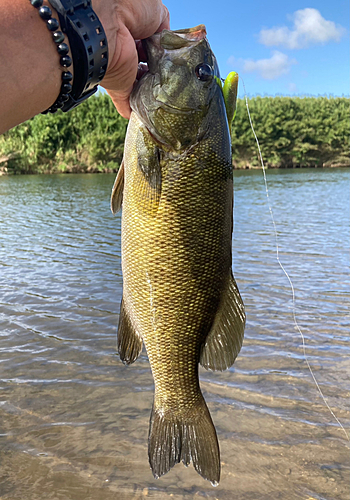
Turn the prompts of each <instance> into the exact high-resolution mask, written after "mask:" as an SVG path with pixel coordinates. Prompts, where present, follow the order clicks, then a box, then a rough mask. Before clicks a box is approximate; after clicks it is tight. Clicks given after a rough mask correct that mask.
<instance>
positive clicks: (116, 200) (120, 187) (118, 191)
mask: <svg viewBox="0 0 350 500" xmlns="http://www.w3.org/2000/svg"><path fill="white" fill-rule="evenodd" d="M123 191H124V160H123V161H122V164H121V165H120V167H119V170H118V173H117V177H116V179H115V181H114V185H113V189H112V195H111V210H112V213H113V214H114V215H115V214H116V213H117V212H119V210H120V209H121V207H122V203H123Z"/></svg>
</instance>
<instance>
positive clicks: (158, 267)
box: [112, 27, 245, 484]
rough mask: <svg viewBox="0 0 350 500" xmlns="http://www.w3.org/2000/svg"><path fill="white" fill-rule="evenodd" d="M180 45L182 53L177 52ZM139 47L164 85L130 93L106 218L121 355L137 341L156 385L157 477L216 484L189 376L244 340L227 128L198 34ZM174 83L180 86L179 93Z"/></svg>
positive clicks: (206, 427)
mask: <svg viewBox="0 0 350 500" xmlns="http://www.w3.org/2000/svg"><path fill="white" fill-rule="evenodd" d="M193 30H194V31H193ZM165 35H166V47H167V49H166V50H165V49H164V52H163V53H162V50H161V49H162V36H163V38H164V39H165ZM171 37H175V38H174V46H175V47H176V48H175V49H174V51H173V52H174V61H173V62H172V57H171V56H172V53H171V51H170V50H169V43H170V42H171V40H172V38H171ZM164 44H165V42H164ZM181 44H184V46H185V47H187V48H188V51H187V52H185V51H184V47H180V49H179V46H181ZM145 47H146V49H147V53H148V58H149V61H150V62H151V63H152V64H150V67H151V68H153V71H154V68H157V64H156V63H157V60H153V61H151V58H152V50H153V51H154V52H155V53H156V56H155V57H156V58H159V61H158V68H159V72H160V73H161V76H162V77H161V78H160V79H159V78H157V77H156V75H152V73H151V72H149V74H148V75H147V76H146V77H144V78H143V79H142V80H141V81H140V82H139V85H138V86H137V87H136V88H135V90H134V92H133V95H132V99H131V106H132V109H133V112H132V115H131V119H130V123H129V126H128V131H127V136H126V142H125V152H124V160H123V166H122V167H121V170H120V172H119V173H118V176H117V179H116V182H115V186H114V189H113V193H112V209H113V210H114V209H115V208H116V207H117V208H118V205H120V204H121V200H122V204H123V216H122V269H123V302H122V307H121V315H120V322H119V327H118V350H119V354H120V356H121V359H122V360H123V361H124V362H125V363H127V364H129V363H132V362H133V361H135V359H136V358H137V356H138V355H139V353H140V351H141V348H142V341H143V342H144V344H145V347H146V350H147V354H148V358H149V361H150V365H151V369H152V374H153V378H154V382H155V397H154V404H153V410H152V416H151V424H150V434H149V460H150V465H151V468H152V471H153V474H154V476H155V477H159V476H161V475H162V474H164V473H166V472H167V471H168V470H169V469H170V468H171V467H172V466H173V465H175V463H177V462H180V461H181V460H182V461H183V462H184V464H185V465H188V464H189V463H190V462H191V461H192V462H193V465H194V467H195V469H196V470H197V471H198V472H199V473H200V474H201V475H202V476H203V477H204V478H206V479H209V480H210V481H211V482H212V483H213V484H217V483H218V482H219V478H220V456H219V447H218V441H217V436H216V431H215V428H214V425H213V423H212V420H211V417H210V414H209V411H208V408H207V406H206V403H205V401H204V398H203V396H202V393H201V390H200V386H199V379H198V365H199V362H201V363H202V364H203V366H204V367H205V368H207V369H225V368H227V367H228V366H230V365H231V364H232V363H233V361H234V359H235V358H236V356H237V354H238V352H239V350H240V347H241V344H242V340H243V331H244V323H245V315H244V307H243V303H242V300H241V298H240V295H239V292H238V289H237V286H236V284H235V282H234V279H233V276H232V271H231V264H232V254H231V246H232V243H231V239H232V205H233V180H232V161H231V144H230V136H229V127H228V123H227V118H226V111H225V105H224V100H223V95H222V91H221V88H220V86H219V85H218V83H217V80H216V79H214V73H215V75H216V77H217V78H218V69H217V65H216V60H215V57H214V55H213V54H212V52H211V50H210V47H209V44H208V42H207V40H206V39H205V31H204V29H203V27H197V28H195V29H192V30H185V31H183V30H180V31H177V32H170V31H166V30H165V31H164V32H163V34H156V35H154V36H153V37H151V39H149V41H146V46H145ZM155 47H156V50H155ZM178 50H180V51H181V57H182V63H181V64H180V65H178V64H177V63H178V61H179V54H177V51H178ZM185 54H187V56H188V58H187V59H186V56H185ZM162 55H163V59H162ZM153 56H154V54H153ZM184 58H185V59H184ZM163 60H165V62H164V61H163ZM184 60H185V63H184ZM162 61H163V62H162ZM203 61H205V64H206V65H207V66H208V62H209V63H211V65H212V66H211V67H212V70H213V78H212V80H210V81H209V83H207V82H205V83H204V84H203V85H198V82H197V81H196V80H197V77H196V70H195V68H196V67H197V65H198V64H201V63H202V64H204V63H203ZM163 63H164V64H163ZM208 67H209V66H208ZM205 69H206V71H207V67H206V68H205ZM155 71H157V69H156V70H155ZM162 71H163V73H162ZM172 72H174V74H176V76H177V77H176V78H175V79H171V78H170V77H171V75H172ZM186 72H187V73H188V77H186ZM207 72H208V71H207ZM169 75H170V77H169ZM192 79H193V80H192ZM159 80H160V81H162V82H163V86H164V87H166V86H167V85H168V86H167V88H166V89H165V91H164V92H163V93H162V94H161V95H162V99H164V95H167V96H168V99H169V100H168V102H166V103H165V104H166V105H164V103H163V102H162V101H159V100H157V99H156V96H155V95H154V93H155V92H159V89H158V88H157V85H156V84H155V82H158V81H159ZM181 81H182V82H184V81H188V84H187V85H185V84H184V85H183V88H182V89H181V91H179V89H178V88H177V86H178V84H179V82H181ZM167 82H168V83H167ZM196 86H197V87H198V93H197V94H196V93H195V89H196ZM163 90H164V89H163ZM150 94H152V95H151V96H150ZM159 95H160V93H159ZM152 96H153V99H152ZM196 100H198V103H197V104H195V107H194V108H193V111H192V112H189V111H188V109H189V106H190V105H193V103H196ZM148 101H149V102H148ZM181 109H183V111H181ZM122 176H123V177H122ZM122 190H123V193H122V194H121V191H122Z"/></svg>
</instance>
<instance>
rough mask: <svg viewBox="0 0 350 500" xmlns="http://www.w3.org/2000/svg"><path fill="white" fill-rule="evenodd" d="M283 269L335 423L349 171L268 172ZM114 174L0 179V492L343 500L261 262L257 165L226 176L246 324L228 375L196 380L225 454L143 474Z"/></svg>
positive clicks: (143, 430) (280, 291) (140, 369)
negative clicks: (124, 331)
mask: <svg viewBox="0 0 350 500" xmlns="http://www.w3.org/2000/svg"><path fill="white" fill-rule="evenodd" d="M267 177H268V186H269V196H270V201H271V205H272V208H273V213H274V217H275V221H276V227H277V232H278V242H279V249H280V259H281V262H282V264H283V266H284V267H285V269H286V270H287V272H288V273H289V275H290V277H291V279H292V280H293V284H294V287H295V297H296V317H297V321H298V323H299V325H300V328H301V329H302V332H303V334H304V336H305V343H306V347H305V350H306V353H307V356H308V360H309V363H310V365H311V367H312V369H313V372H314V374H315V377H316V379H317V381H318V383H319V385H320V387H321V389H322V391H323V393H324V396H325V397H326V399H327V401H328V404H329V405H330V407H331V408H332V410H333V412H334V413H335V415H336V416H337V418H338V419H339V420H340V421H341V422H342V424H343V425H344V427H345V428H346V429H347V430H348V432H349V426H350V412H349V401H350V382H349V381H350V359H349V355H350V338H349V332H350V314H349V296H350V277H349V248H350V229H349V219H350V215H349V214H350V200H349V199H350V170H349V169H348V170H347V169H330V170H328V169H322V170H315V169H313V170H308V169H305V170H286V171H282V170H274V171H268V173H267ZM113 180H114V176H111V175H92V174H91V175H90V174H87V175H52V176H40V175H38V176H10V177H0V225H1V232H0V324H1V328H0V336H1V337H0V339H1V341H0V379H1V380H0V436H1V437H0V498H1V499H6V500H17V499H20V500H39V499H40V500H42V499H45V500H48V499H55V500H56V499H64V500H82V499H84V500H85V499H88V500H102V499H103V500H110V499H113V500H116V499H117V500H124V499H125V500H131V499H135V500H141V499H148V498H151V499H159V500H160V499H172V500H180V499H186V500H187V499H193V498H195V499H197V498H198V499H200V498H209V499H220V500H223V499H225V500H231V499H237V500H274V499H283V500H294V499H305V500H312V499H315V500H316V499H317V500H333V499H334V500H335V499H336V500H338V499H339V500H344V499H347V498H349V490H350V487H349V483H350V462H349V456H350V455H349V446H350V445H349V442H347V440H346V437H345V434H344V432H343V431H342V429H341V428H340V427H339V425H338V424H337V422H336V421H335V420H334V418H333V417H332V415H331V414H330V412H329V410H328V409H327V408H326V406H325V404H324V403H323V401H322V399H321V397H320V395H319V393H318V390H317V388H316V386H315V383H314V381H313V380H312V378H311V375H310V372H309V370H308V367H307V364H306V361H305V359H304V355H303V349H302V345H301V344H302V343H301V338H300V334H299V332H298V331H297V330H296V328H295V325H294V322H293V314H292V312H293V304H292V295H291V290H290V286H289V282H288V280H287V278H286V276H285V275H284V273H283V271H282V270H281V268H280V266H279V265H278V262H277V260H276V245H275V235H274V230H273V225H272V222H271V218H270V213H269V209H268V204H267V199H266V192H265V186H264V183H263V176H262V172H261V171H236V172H235V209H234V216H235V226H234V243H233V260H234V262H233V268H234V275H235V277H236V280H237V282H238V285H239V288H240V291H241V294H242V296H243V299H244V302H245V305H246V312H247V326H246V334H245V340H244V345H243V348H242V350H241V353H240V355H239V357H238V359H237V361H236V363H235V364H234V366H233V367H232V368H231V369H230V370H227V371H226V372H223V373H213V372H206V371H205V370H204V369H200V377H201V387H202V389H203V392H204V395H205V398H206V400H207V402H208V406H209V408H210V411H211V415H212V417H213V421H214V423H215V426H216V429H217V432H218V437H219V442H220V448H221V459H222V475H221V482H220V485H219V486H218V487H217V488H213V487H212V486H211V485H210V483H209V482H207V481H205V480H203V479H202V478H201V477H200V476H199V475H198V474H197V473H196V472H195V471H194V469H193V467H192V466H190V467H188V468H185V467H184V466H183V465H182V464H180V465H177V466H176V467H175V468H174V469H172V470H171V471H170V472H169V473H168V474H167V475H166V476H164V477H162V478H161V479H158V480H155V479H154V478H153V476H152V474H151V471H150V469H149V465H148V457H147V437H148V425H149V415H150V410H151V405H152V399H153V380H152V376H151V373H150V367H149V363H148V359H147V356H146V354H145V352H143V353H142V354H141V356H140V358H139V359H138V360H137V362H135V364H133V365H132V366H129V367H126V366H124V365H123V364H122V363H121V362H120V361H119V358H118V357H117V356H116V353H115V348H116V325H117V323H118V313H119V304H120V299H121V294H122V275H121V264H120V215H117V216H116V217H113V216H112V214H111V213H110V210H109V196H110V191H111V188H112V185H113Z"/></svg>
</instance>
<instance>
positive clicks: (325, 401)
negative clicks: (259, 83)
mask: <svg viewBox="0 0 350 500" xmlns="http://www.w3.org/2000/svg"><path fill="white" fill-rule="evenodd" d="M240 79H241V81H242V83H243V88H244V99H245V104H246V107H247V112H248V118H249V123H250V126H251V129H252V131H253V134H254V138H255V141H256V144H257V146H258V151H259V157H260V163H261V166H262V171H263V175H264V182H265V191H266V198H267V203H268V207H269V212H270V216H271V220H272V225H273V229H274V233H275V242H276V258H277V262H278V264H279V265H280V267H281V269H282V271H283V272H284V274H285V275H286V277H287V279H288V281H289V285H290V289H291V292H292V311H293V320H294V325H295V327H296V329H297V331H298V332H299V334H300V337H301V340H302V348H303V354H304V359H305V361H306V364H307V366H308V368H309V371H310V374H311V377H312V378H313V381H314V383H315V385H316V387H317V389H318V392H319V393H320V396H321V398H322V400H323V402H324V404H325V405H326V407H327V408H328V410H329V411H330V413H331V415H332V416H333V418H334V420H335V421H336V422H337V423H338V425H339V426H340V428H341V429H342V431H343V432H344V434H345V436H346V439H347V440H348V441H349V442H350V436H349V434H348V433H347V431H346V430H345V428H344V426H343V424H342V423H341V422H340V420H339V419H338V418H337V416H336V415H335V413H334V412H333V410H332V409H331V407H330V406H329V404H328V402H327V400H326V398H325V396H324V395H323V392H322V390H321V388H320V386H319V384H318V382H317V380H316V377H315V375H314V372H313V371H312V368H311V366H310V363H309V359H308V357H307V354H306V349H305V347H306V345H305V337H304V334H303V332H302V331H301V328H300V326H299V324H298V322H297V318H296V313H295V309H296V305H295V291H294V285H293V283H292V280H291V278H290V276H289V274H288V273H287V271H286V270H285V268H284V266H283V264H282V262H281V261H280V257H279V245H278V236H277V228H276V223H275V219H274V216H273V212H272V207H271V203H270V196H269V190H268V187H267V179H266V172H265V170H266V169H265V165H264V160H263V157H262V153H261V149H260V144H259V141H258V138H257V136H256V133H255V130H254V127H253V122H252V119H251V116H250V111H249V105H248V98H247V92H246V89H245V84H244V81H243V79H242V78H241V77H240Z"/></svg>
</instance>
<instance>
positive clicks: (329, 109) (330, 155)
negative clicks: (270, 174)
mask: <svg viewBox="0 0 350 500" xmlns="http://www.w3.org/2000/svg"><path fill="white" fill-rule="evenodd" d="M248 104H249V109H250V114H251V117H252V122H253V126H254V129H255V133H256V135H257V137H258V139H259V143H260V147H261V152H262V156H263V159H264V163H265V166H266V167H280V168H290V167H331V166H350V156H349V141H350V121H349V109H350V108H349V100H348V99H346V98H345V97H335V98H328V97H303V98H302V97H293V98H292V97H254V98H252V99H249V102H248ZM232 151H233V163H234V165H235V167H237V168H247V167H249V168H251V167H253V168H254V167H260V160H259V157H258V151H257V145H256V142H255V139H254V136H253V133H252V130H251V127H250V124H249V120H248V116H247V109H246V105H245V101H244V100H242V99H241V100H239V102H238V105H237V113H236V117H235V120H234V122H233V127H232Z"/></svg>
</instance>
